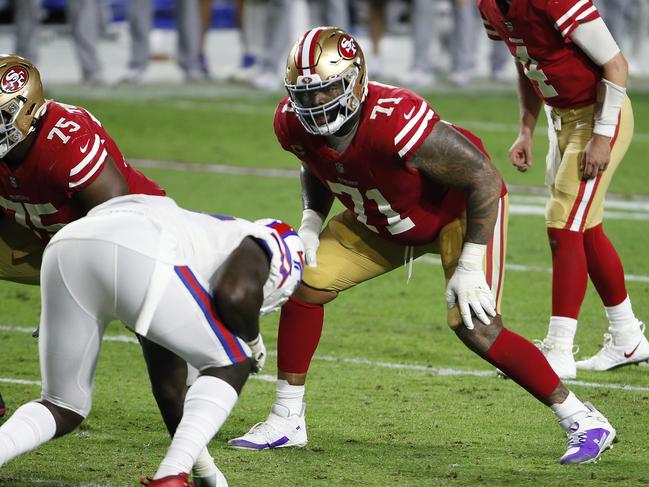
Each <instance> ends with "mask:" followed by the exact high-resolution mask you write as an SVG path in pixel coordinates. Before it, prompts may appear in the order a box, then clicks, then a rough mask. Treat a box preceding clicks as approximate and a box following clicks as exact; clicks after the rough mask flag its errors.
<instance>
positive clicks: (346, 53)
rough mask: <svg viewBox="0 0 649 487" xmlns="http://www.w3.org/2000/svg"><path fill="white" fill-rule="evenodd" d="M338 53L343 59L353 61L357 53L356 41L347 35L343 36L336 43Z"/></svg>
mask: <svg viewBox="0 0 649 487" xmlns="http://www.w3.org/2000/svg"><path fill="white" fill-rule="evenodd" d="M338 52H339V53H340V55H341V56H342V57H343V58H345V59H354V58H355V57H356V54H357V53H358V48H357V47H356V41H355V40H354V39H353V38H352V37H351V36H349V35H344V36H342V37H341V38H340V40H339V41H338Z"/></svg>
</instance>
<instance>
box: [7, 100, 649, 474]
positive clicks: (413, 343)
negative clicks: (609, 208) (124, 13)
mask: <svg viewBox="0 0 649 487" xmlns="http://www.w3.org/2000/svg"><path fill="white" fill-rule="evenodd" d="M54 94H55V95H56V93H54ZM117 96H119V94H117ZM429 98H430V100H431V103H432V105H433V107H435V108H436V109H437V110H438V111H439V112H440V114H441V115H442V117H443V118H445V119H447V120H450V121H453V122H455V123H457V124H459V125H462V126H464V127H466V128H469V129H471V130H473V131H475V132H476V133H477V134H478V135H479V136H480V137H481V138H483V140H484V141H485V145H486V147H487V149H488V150H489V151H490V152H491V154H492V156H493V159H494V161H496V163H497V164H498V166H499V168H500V169H501V170H502V172H503V174H504V175H505V178H506V179H507V181H509V182H511V183H515V184H521V185H522V184H527V185H534V186H537V187H540V185H541V184H542V180H543V172H544V170H543V168H544V150H545V144H546V138H545V136H544V131H545V129H544V127H540V128H539V131H538V137H537V141H536V145H535V157H536V165H535V167H534V168H533V169H532V170H531V171H530V172H529V173H527V174H518V173H516V172H515V171H514V170H512V169H511V168H510V167H509V165H508V163H507V149H508V147H509V145H510V144H511V142H512V141H513V138H514V136H515V134H516V120H517V108H516V100H515V96H514V95H513V94H484V93H482V94H479V93H477V94H468V95H467V94H458V93H453V92H451V93H446V94H441V93H437V94H433V95H431V96H430V97H429ZM64 101H66V102H69V103H74V104H80V105H82V106H85V107H87V108H89V109H90V110H91V111H92V112H93V113H94V114H95V115H96V116H98V117H99V118H100V119H101V120H102V122H103V123H104V125H105V126H106V127H107V128H108V130H109V132H110V133H111V134H112V135H113V137H114V138H115V140H116V141H117V142H118V144H119V145H120V146H121V148H122V150H123V152H124V153H125V154H126V155H127V156H128V157H129V158H132V159H138V158H139V159H149V160H161V161H181V162H197V163H203V164H205V168H206V170H207V169H209V167H208V166H207V165H209V164H221V165H232V166H241V167H248V168H281V169H297V167H298V165H297V162H296V160H294V159H293V158H292V156H291V155H290V154H286V153H284V152H283V151H282V150H281V148H280V147H279V145H278V144H277V143H276V141H275V138H274V134H273V131H272V114H273V109H274V106H275V105H276V103H277V102H278V97H272V96H263V97H260V96H252V97H249V96H245V94H244V93H242V92H234V93H233V94H232V96H231V97H219V96H214V97H212V98H204V97H202V98H193V99H191V98H188V99H178V98H170V97H168V96H167V97H150V98H148V99H146V100H139V101H138V100H134V99H130V98H119V97H118V98H115V99H96V98H95V99H92V98H90V99H81V98H72V97H64ZM633 102H634V108H635V113H636V137H635V139H634V143H633V145H632V148H631V150H630V151H629V153H628V155H627V158H626V160H625V162H624V163H623V165H622V166H621V168H620V169H619V171H618V174H617V176H616V179H615V180H614V183H613V187H612V191H614V192H617V193H622V194H624V195H625V196H627V197H628V198H629V199H636V200H637V199H639V200H643V201H646V199H647V198H646V197H647V196H649V190H648V189H647V181H649V166H648V165H647V164H646V161H645V154H646V153H647V151H648V150H649V96H648V95H636V96H633ZM145 172H146V173H147V175H149V176H150V177H152V178H154V179H156V180H157V181H158V182H159V183H160V184H162V185H163V186H164V187H165V188H166V189H167V190H168V193H169V195H170V196H172V197H174V198H175V199H176V200H177V201H178V202H179V203H180V204H181V205H183V206H187V207H190V208H194V209H199V210H212V211H216V212H219V213H225V214H228V213H229V214H236V215H238V216H242V217H246V218H251V219H254V218H259V217H263V216H273V217H279V218H283V219H286V220H287V221H289V222H290V223H292V224H294V225H297V224H298V223H299V218H300V212H301V210H300V197H299V182H298V180H297V179H296V178H294V177H275V178H272V177H268V176H259V175H238V174H216V173H211V172H207V171H205V172H201V171H176V170H165V169H147V170H145ZM642 196H644V198H642ZM527 201H528V200H526V199H525V195H519V194H515V195H513V197H512V203H514V204H519V205H520V204H523V203H526V202H527ZM643 201H640V203H642V202H643ZM533 206H535V208H541V204H540V203H538V202H537V203H534V205H533ZM530 213H533V212H530V211H527V212H526V211H524V210H523V214H512V216H511V219H510V231H509V236H510V238H509V248H508V263H509V264H510V265H514V268H513V269H511V270H510V271H508V273H507V277H506V286H505V296H504V302H503V310H504V316H505V320H506V323H507V326H509V327H510V328H512V329H513V330H515V331H517V332H519V333H521V334H522V335H524V336H526V337H528V338H542V337H543V336H544V334H545V330H546V326H547V319H548V316H549V312H550V274H549V272H548V267H549V265H550V255H549V250H548V248H547V244H546V236H545V230H544V226H543V218H542V216H539V215H538V214H530ZM648 220H649V209H648V208H647V206H644V207H642V206H638V208H635V209H622V210H619V211H617V213H616V215H615V218H610V219H609V220H608V222H607V224H606V228H607V232H608V233H609V235H610V237H611V239H612V240H613V241H614V243H615V244H616V246H617V248H618V250H619V252H620V254H621V256H622V259H623V261H624V264H625V268H626V269H627V272H628V273H629V274H633V276H635V277H634V278H633V280H631V281H629V282H628V289H629V294H630V295H631V297H632V299H633V301H634V306H635V310H636V313H637V314H638V316H639V317H641V318H644V319H645V320H649V277H648V276H649V259H648V257H649V251H647V247H646V242H645V241H646V237H647V235H649V221H648ZM406 278H407V272H406V270H405V269H399V270H397V271H395V272H393V273H391V274H388V275H386V276H382V277H381V278H379V279H376V280H374V281H370V282H368V283H366V284H364V285H361V286H359V287H357V288H356V289H353V290H351V291H350V292H348V293H345V294H343V295H342V296H341V297H340V298H338V299H337V300H336V301H335V302H333V303H332V304H331V305H328V306H327V313H326V325H325V331H324V334H323V337H322V340H321V342H320V347H319V349H318V353H317V356H316V359H315V360H314V363H313V365H312V367H311V373H310V376H309V381H308V383H307V386H308V387H307V405H308V407H307V421H308V427H309V444H308V446H307V447H306V448H305V449H301V450H292V451H291V450H287V451H272V452H260V453H248V452H241V451H234V450H230V449H228V448H227V447H226V446H225V442H226V440H227V439H228V438H230V437H232V436H235V435H239V434H241V433H242V432H244V431H246V430H247V429H248V428H249V427H250V426H251V425H252V424H253V423H255V422H257V421H260V420H262V419H264V418H265V416H266V414H267V412H268V408H269V406H270V403H271V401H272V398H273V397H274V384H273V382H272V375H273V374H274V368H275V361H274V355H271V357H270V358H269V360H268V362H267V365H266V370H264V374H267V375H264V376H261V377H260V378H252V379H251V380H250V381H249V382H248V384H247V386H246V388H245V389H244V392H243V394H242V396H241V398H240V401H239V403H238V405H237V407H236V408H235V410H234V412H233V414H232V416H231V417H230V419H229V420H228V421H227V422H226V424H225V426H224V428H223V429H222V431H221V432H220V433H219V435H218V436H217V437H216V438H215V439H214V440H213V441H212V443H211V444H210V451H211V452H212V454H213V455H214V457H215V458H216V461H217V464H218V465H219V466H220V467H221V469H222V470H223V472H224V473H225V475H226V477H227V478H228V481H229V483H230V485H231V486H232V487H238V486H243V485H259V486H267V485H285V486H288V487H301V486H327V487H328V486H341V487H343V486H344V487H347V486H352V485H354V486H376V487H383V486H386V487H387V486H404V487H405V486H437V485H451V486H473V485H485V486H500V485H510V486H512V485H514V486H517V485H534V486H540V485H542V486H566V485H570V486H580V485H606V484H615V485H628V486H638V485H647V484H648V483H649V469H648V465H649V460H647V458H649V447H647V440H646V439H647V437H649V421H648V419H647V417H648V416H647V415H648V411H649V367H627V368H623V369H619V370H615V371H612V372H609V373H605V374H596V373H584V374H581V375H580V377H579V380H580V382H578V383H575V384H573V385H572V386H571V387H572V388H573V389H574V390H575V391H576V393H577V394H578V395H579V396H580V397H581V398H582V399H587V400H591V401H593V403H595V404H596V406H597V407H598V408H599V409H600V410H601V411H603V412H604V413H605V414H606V415H607V416H608V417H609V419H610V420H611V422H612V423H613V424H614V425H615V426H616V427H617V429H618V435H619V440H620V441H619V443H618V444H616V446H615V448H614V449H613V450H612V451H611V452H608V453H607V454H606V455H605V456H604V457H603V459H602V461H601V462H600V463H599V464H596V465H588V466H577V467H564V466H560V465H559V464H558V459H559V457H560V456H561V454H562V453H563V451H564V448H565V437H564V435H563V433H562V431H561V429H560V428H559V427H558V425H557V424H556V421H555V419H554V416H553V415H552V413H551V412H550V411H549V410H547V409H546V408H545V407H543V406H542V405H540V404H539V403H537V402H536V401H535V400H534V399H533V398H531V397H530V396H528V395H527V394H526V393H525V392H524V391H522V390H521V389H520V388H518V387H517V386H516V385H515V384H514V383H512V382H511V381H503V380H499V379H497V378H496V377H495V374H494V373H493V369H492V368H491V367H490V366H489V365H488V364H486V363H485V362H482V361H481V360H480V359H479V358H477V357H476V356H474V355H472V354H471V352H469V351H468V350H466V349H465V348H464V347H463V345H462V344H461V343H460V342H459V341H458V340H457V339H456V338H455V336H454V334H453V333H452V332H450V330H448V329H447V327H446V324H445V321H446V312H445V303H444V298H443V290H444V284H443V278H442V273H441V268H440V266H439V265H437V264H436V262H435V260H434V259H422V260H420V261H418V262H416V263H415V266H414V277H413V279H412V281H411V282H410V283H409V284H406ZM39 299H40V298H39V290H38V288H34V287H26V286H19V285H15V284H11V283H5V282H0V341H1V343H2V351H3V353H2V371H1V372H0V391H1V392H2V394H3V396H4V397H5V400H6V401H7V403H8V404H7V405H8V408H9V414H11V413H12V412H13V411H14V410H15V408H16V407H18V406H19V405H20V404H22V403H24V402H26V401H28V400H31V399H34V398H37V397H38V394H39V387H38V384H37V383H36V382H35V381H38V380H39V371H38V360H37V341H36V340H35V339H33V338H31V336H30V332H31V329H32V328H33V327H35V326H36V325H37V323H38V319H39ZM277 319H278V316H277V315H275V316H272V317H269V318H265V319H264V320H263V323H262V331H263V332H264V337H265V340H266V342H267V346H268V349H269V350H271V351H272V350H275V334H276V329H277ZM605 331H606V321H605V316H604V312H603V308H602V306H601V304H600V302H599V300H598V298H597V295H596V293H595V292H594V290H593V289H592V287H591V288H589V291H588V294H587V297H586V301H585V303H584V306H583V311H582V314H581V325H580V328H579V331H578V335H577V343H578V344H579V346H580V347H581V351H580V356H584V355H590V354H592V353H594V352H595V351H597V350H598V347H599V346H600V344H601V342H602V333H604V332H605ZM109 335H110V338H112V340H110V341H107V342H106V343H105V345H104V347H103V350H102V354H101V358H100V361H99V367H98V373H97V379H96V390H95V403H94V408H93V411H92V412H91V414H90V417H89V418H88V419H87V421H86V422H85V423H84V424H83V425H82V427H81V429H79V430H78V431H76V432H75V433H73V434H71V435H69V436H67V437H65V438H62V439H59V440H55V441H53V442H51V443H49V444H47V445H45V446H43V447H41V448H40V449H38V450H37V451H34V452H31V453H29V454H26V455H24V456H22V457H20V458H18V459H16V460H14V461H12V462H11V463H9V464H8V465H6V466H4V467H2V468H0V485H3V486H5V485H6V486H32V485H33V486H57V487H68V486H73V485H75V486H76V485H106V486H125V485H136V484H137V478H138V476H139V475H141V474H149V475H150V474H153V473H154V472H155V469H156V467H157V464H158V462H159V461H160V460H161V458H162V457H163V455H164V453H165V451H166V447H167V446H168V444H169V438H168V436H167V434H166V432H165V429H164V427H163V424H162V421H161V419H160V417H159V414H158V412H157V409H156V407H155V405H154V401H153V399H152V397H151V394H150V392H149V388H148V383H147V376H146V372H145V368H144V362H143V360H142V358H141V353H140V351H139V347H138V346H137V345H135V344H134V343H132V340H130V341H129V340H126V341H124V340H121V341H120V337H131V336H132V335H130V334H129V332H128V331H127V330H126V329H125V328H124V327H122V326H121V325H119V324H114V325H111V327H110V328H109ZM395 364H398V366H396V365H395ZM20 381H24V382H26V383H20ZM621 385H626V386H631V387H627V389H626V390H624V389H621V388H620V386H621Z"/></svg>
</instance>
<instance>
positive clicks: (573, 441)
mask: <svg viewBox="0 0 649 487" xmlns="http://www.w3.org/2000/svg"><path fill="white" fill-rule="evenodd" d="M587 438H588V433H587V432H586V431H580V430H577V431H574V432H571V433H568V448H574V447H580V446H582V445H583V444H584V443H586V439H587Z"/></svg>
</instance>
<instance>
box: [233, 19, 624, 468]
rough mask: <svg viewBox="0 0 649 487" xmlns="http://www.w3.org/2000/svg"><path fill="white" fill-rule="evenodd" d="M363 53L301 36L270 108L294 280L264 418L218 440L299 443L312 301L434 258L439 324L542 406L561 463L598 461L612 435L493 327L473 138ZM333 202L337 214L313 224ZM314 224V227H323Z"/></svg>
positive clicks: (498, 241) (492, 174)
mask: <svg viewBox="0 0 649 487" xmlns="http://www.w3.org/2000/svg"><path fill="white" fill-rule="evenodd" d="M367 76H368V75H367V68H366V64H365V58H364V56H363V51H362V49H361V47H360V46H359V45H358V43H357V42H356V40H355V39H354V38H353V37H351V36H350V35H349V34H348V33H346V32H344V31H342V30H340V29H337V28H334V27H318V28H315V29H311V30H309V31H308V32H306V33H305V34H304V35H303V36H302V37H301V38H300V39H299V40H298V42H297V43H296V44H295V46H294V47H293V49H292V50H291V52H290V54H289V56H288V60H287V66H286V77H285V85H286V89H287V91H288V95H289V96H287V97H285V98H284V99H283V100H282V101H281V102H280V104H279V106H278V107H277V110H276V112H275V122H274V125H275V133H276V135H277V138H278V140H279V143H280V144H281V145H282V147H283V148H284V149H285V150H287V151H290V152H292V153H293V154H295V155H296V156H297V157H298V158H299V159H300V161H301V164H302V173H301V179H302V200H303V203H304V207H303V218H302V225H301V227H300V230H299V234H300V236H301V237H302V239H303V241H304V245H305V248H306V264H307V267H306V268H305V272H304V278H303V282H302V284H300V286H299V287H298V289H297V291H296V292H295V295H294V296H293V297H292V298H291V299H289V300H288V302H287V303H286V304H285V305H284V306H283V307H282V313H281V316H280V323H279V330H278V344H277V350H278V357H277V364H278V381H277V386H276V397H275V401H274V403H273V405H272V406H271V411H270V414H269V415H268V418H267V419H266V421H263V422H261V423H258V424H257V425H255V426H254V427H253V428H252V429H251V430H250V431H249V432H248V433H246V434H244V435H243V436H241V437H239V438H235V439H232V440H230V442H229V444H230V445H231V446H233V447H235V448H241V449H248V450H263V449H270V448H277V447H300V446H304V445H306V443H307V432H306V420H305V415H304V411H305V405H304V400H303V399H304V394H305V381H306V376H307V372H308V368H309V364H310V362H311V359H312V357H313V354H314V353H315V350H316V347H317V345H318V342H319V339H320V334H321V332H322V327H323V323H324V305H325V304H326V303H329V302H331V301H332V300H334V299H335V298H336V297H337V296H338V294H339V293H341V292H343V291H346V290H348V289H350V288H352V287H354V286H356V285H357V284H360V283H362V282H365V281H367V280H369V279H372V278H374V277H377V276H380V275H382V274H385V273H386V272H389V271H391V270H393V269H396V268H398V267H400V266H402V265H404V255H405V256H406V257H407V259H408V260H410V261H411V262H412V260H413V259H414V258H417V257H419V256H420V255H424V254H426V253H437V254H439V255H440V257H441V260H442V266H443V270H444V277H445V279H446V281H447V283H448V285H447V290H446V300H447V304H448V307H449V314H448V324H449V326H450V327H451V328H452V329H453V331H454V332H455V334H456V335H457V337H458V338H459V339H460V340H461V341H462V342H463V343H464V344H465V345H466V346H467V347H468V348H469V349H470V350H472V351H473V352H475V353H476V354H478V355H479V356H480V357H482V358H483V359H484V360H486V361H488V362H489V363H491V364H492V365H494V366H496V367H498V368H500V369H501V370H503V371H505V373H506V374H507V375H508V376H509V377H511V378H512V379H514V380H515V381H516V382H517V383H518V384H519V385H520V386H521V387H522V388H523V389H525V390H526V391H527V392H528V393H529V394H531V395H533V396H534V397H535V398H537V399H538V400H539V401H540V402H541V403H542V404H544V405H546V406H548V407H549V408H551V410H552V411H553V412H554V413H555V415H556V416H557V419H558V420H559V423H560V425H561V426H562V427H563V429H564V431H565V432H566V434H567V435H568V442H569V444H568V449H567V450H566V452H565V454H564V455H563V456H562V457H561V460H560V461H561V463H588V462H592V461H595V460H597V459H598V458H599V456H600V455H601V453H602V452H603V451H604V450H606V449H607V448H608V447H609V446H610V445H611V443H612V441H613V438H614V437H615V429H614V428H613V427H612V426H611V425H610V423H609V422H608V420H606V418H604V417H603V416H602V415H601V414H600V413H599V412H598V411H597V410H596V409H595V408H593V407H592V406H591V405H589V404H584V403H583V402H581V401H580V400H579V399H578V398H577V397H576V396H575V394H574V393H572V392H570V391H569V390H568V388H567V387H566V386H565V385H564V384H563V383H562V382H561V380H560V379H559V377H558V376H557V374H556V373H555V372H554V371H553V370H552V367H550V365H549V364H548V362H547V360H546V359H545V357H544V356H543V354H542V353H541V352H540V351H539V350H538V349H537V348H536V347H535V346H534V345H533V344H532V343H530V342H529V341H528V340H526V339H525V338H523V337H521V336H519V335H517V334H516V333H513V332H512V331H510V330H509V329H507V328H506V327H505V326H504V324H503V321H504V320H503V318H502V316H501V314H500V300H501V293H502V282H503V272H504V259H505V249H506V238H507V207H508V199H507V191H506V188H505V185H504V183H503V180H502V178H501V176H500V174H499V173H498V171H497V169H496V168H495V166H494V165H493V163H492V162H491V160H490V159H489V156H488V154H487V152H486V150H485V149H484V147H483V145H482V142H481V141H480V139H479V138H478V137H476V136H475V135H473V134H472V133H470V132H469V131H467V130H464V129H462V128H460V127H457V126H455V125H453V124H452V123H449V122H445V121H443V120H441V119H440V115H439V114H438V113H436V111H435V110H433V108H432V107H431V106H430V105H429V104H428V102H427V101H426V100H424V99H423V98H421V97H420V96H418V95H417V94H415V93H413V92H412V91H410V90H407V89H402V88H397V87H394V86H388V85H384V84H381V83H375V82H369V81H368V78H367ZM334 198H338V200H339V201H340V202H341V203H342V204H343V205H344V206H345V208H346V209H345V210H344V211H343V212H342V213H340V214H338V215H335V216H333V217H332V218H330V219H329V221H328V222H327V223H326V224H324V223H325V220H326V218H327V216H328V214H329V212H330V210H331V208H332V203H333V200H334ZM323 224H324V226H323Z"/></svg>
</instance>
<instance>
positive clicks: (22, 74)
mask: <svg viewBox="0 0 649 487" xmlns="http://www.w3.org/2000/svg"><path fill="white" fill-rule="evenodd" d="M28 79H29V73H28V72H27V70H26V69H25V68H23V67H22V66H14V67H13V68H9V69H8V70H7V71H6V72H5V74H4V76H3V77H2V80H0V87H2V91H4V92H5V93H15V92H16V91H19V90H21V89H23V88H24V86H25V85H26V84H27V80H28Z"/></svg>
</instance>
